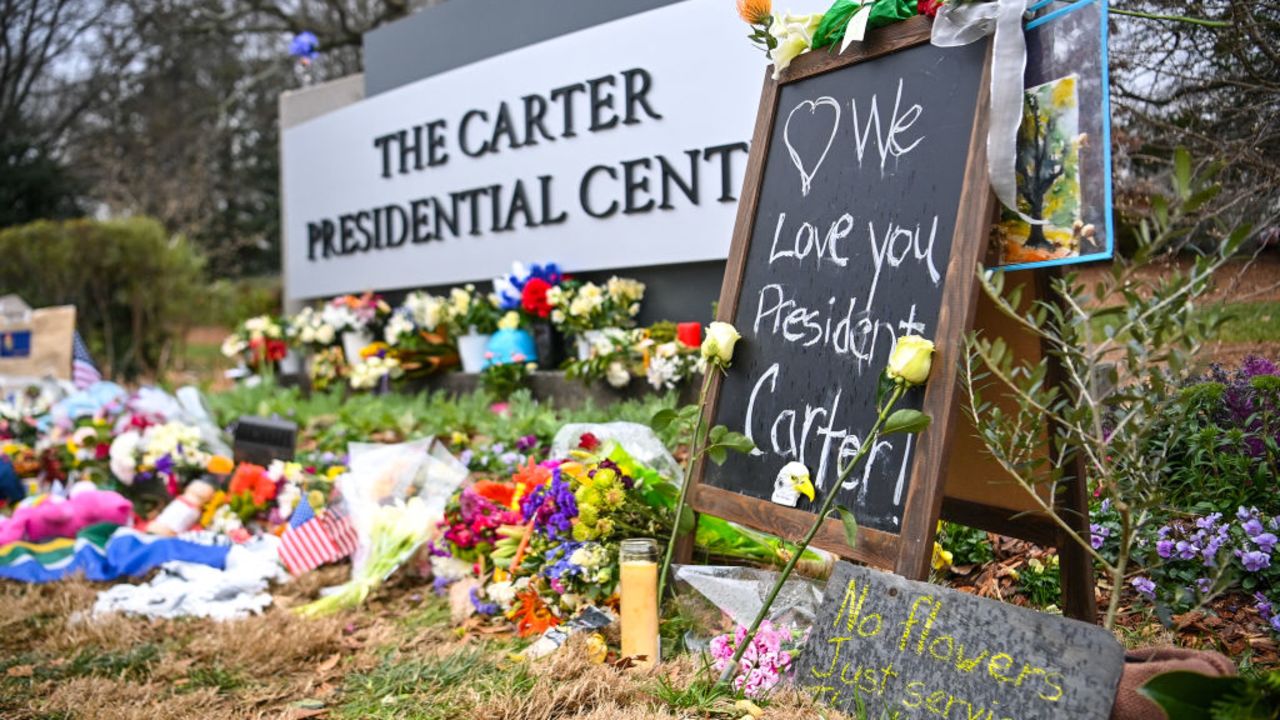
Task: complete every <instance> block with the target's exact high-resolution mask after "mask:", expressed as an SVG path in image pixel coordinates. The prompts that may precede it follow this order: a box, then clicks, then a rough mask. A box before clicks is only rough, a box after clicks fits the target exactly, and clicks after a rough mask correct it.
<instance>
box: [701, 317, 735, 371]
mask: <svg viewBox="0 0 1280 720" xmlns="http://www.w3.org/2000/svg"><path fill="white" fill-rule="evenodd" d="M740 339H742V335H740V334H738V330H737V328H735V327H734V326H732V325H730V324H729V323H727V322H713V323H711V324H710V325H708V326H707V336H706V337H705V338H703V340H702V357H704V358H706V359H708V360H710V361H712V362H714V363H716V364H717V365H720V366H721V367H728V366H729V363H730V362H732V361H733V346H734V345H736V344H737V343H738V340H740Z"/></svg>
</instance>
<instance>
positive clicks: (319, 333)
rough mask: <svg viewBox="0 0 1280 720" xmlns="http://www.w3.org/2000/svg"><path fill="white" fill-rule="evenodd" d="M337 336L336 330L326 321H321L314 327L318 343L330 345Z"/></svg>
mask: <svg viewBox="0 0 1280 720" xmlns="http://www.w3.org/2000/svg"><path fill="white" fill-rule="evenodd" d="M337 337H338V333H337V331H335V330H334V329H333V326H332V325H330V324H328V323H322V324H321V325H320V326H319V327H317V328H316V342H317V343H319V344H320V345H332V344H333V341H334V340H335V339H336V338H337Z"/></svg>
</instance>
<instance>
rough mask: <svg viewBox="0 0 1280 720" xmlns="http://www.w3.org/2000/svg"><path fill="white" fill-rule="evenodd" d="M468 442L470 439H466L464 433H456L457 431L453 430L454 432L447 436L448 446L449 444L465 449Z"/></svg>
mask: <svg viewBox="0 0 1280 720" xmlns="http://www.w3.org/2000/svg"><path fill="white" fill-rule="evenodd" d="M470 440H471V438H469V437H467V434H466V433H464V432H458V431H457V430H454V431H453V432H452V433H451V434H450V435H449V444H451V445H457V446H459V447H465V446H466V444H467V443H468V442H470Z"/></svg>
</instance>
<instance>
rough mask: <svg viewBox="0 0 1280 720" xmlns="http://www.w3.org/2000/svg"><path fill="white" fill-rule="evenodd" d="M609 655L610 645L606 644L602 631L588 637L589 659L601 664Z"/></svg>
mask: <svg viewBox="0 0 1280 720" xmlns="http://www.w3.org/2000/svg"><path fill="white" fill-rule="evenodd" d="M607 657H609V646H608V645H606V644H605V641H604V637H603V636H602V635H600V633H592V634H591V636H590V637H588V638H587V659H588V660H590V661H591V662H592V663H594V664H596V665H599V664H600V663H602V662H604V661H605V658H607Z"/></svg>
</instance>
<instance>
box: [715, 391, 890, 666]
mask: <svg viewBox="0 0 1280 720" xmlns="http://www.w3.org/2000/svg"><path fill="white" fill-rule="evenodd" d="M904 390H905V387H904V386H903V385H900V384H899V385H895V386H894V388H893V394H892V395H890V396H889V401H888V402H886V403H885V404H884V407H882V408H880V413H879V415H878V416H877V417H876V423H875V425H872V426H871V430H870V432H868V433H867V440H866V441H865V442H863V443H862V445H861V447H859V448H858V452H857V454H856V455H854V456H853V459H852V460H850V461H849V464H848V465H845V466H844V467H843V468H842V469H841V471H840V477H838V478H836V481H835V483H834V484H833V485H832V486H831V489H830V490H829V491H828V492H827V496H826V497H824V498H823V499H822V505H821V506H820V507H819V508H818V514H817V517H815V518H814V519H813V525H812V526H810V527H809V531H808V532H807V533H805V535H804V538H803V539H802V540H801V541H800V543H799V545H798V546H797V547H796V551H795V554H793V555H792V556H791V559H790V560H788V561H787V564H786V565H785V566H783V568H782V573H781V574H780V575H778V579H777V580H775V581H774V583H773V587H772V588H770V590H769V595H768V596H767V597H766V598H765V600H764V605H761V606H760V611H759V612H758V613H756V619H755V620H753V621H752V622H751V627H749V628H748V629H747V635H746V637H744V638H743V639H742V642H740V643H738V648H737V650H735V651H734V653H733V659H732V660H730V661H729V665H728V666H726V667H725V669H724V671H723V672H722V673H720V679H719V680H717V681H716V684H717V685H727V684H728V683H729V682H730V681H731V680H733V676H734V675H736V674H737V673H738V664H739V663H740V662H741V661H742V655H743V653H745V652H746V650H747V648H748V647H750V646H751V641H752V640H754V639H755V637H756V630H758V629H760V623H762V622H764V619H765V618H766V617H767V616H768V615H769V608H771V607H773V601H774V600H776V599H777V597H778V593H779V592H781V590H782V586H783V584H785V583H786V582H787V578H788V577H789V576H790V575H791V571H792V570H794V569H795V567H796V563H798V562H800V558H801V557H802V556H803V555H804V551H805V550H807V549H808V548H809V543H811V542H813V538H814V536H816V535H817V534H818V530H819V529H820V528H821V527H822V523H824V522H826V519H827V515H828V514H829V513H830V512H831V506H832V505H834V504H835V500H836V496H837V495H839V494H840V486H841V485H843V484H844V481H845V480H846V479H848V477H849V475H850V473H852V472H853V469H854V468H855V467H857V465H858V463H859V462H860V461H861V460H862V458H863V457H865V456H866V454H867V452H868V451H869V450H870V449H871V448H873V447H875V446H876V441H877V440H879V439H880V428H881V427H883V426H884V421H885V420H886V419H888V417H889V411H890V410H892V409H893V406H894V405H895V404H896V403H897V402H898V399H899V398H901V397H902V393H903V391H904Z"/></svg>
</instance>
